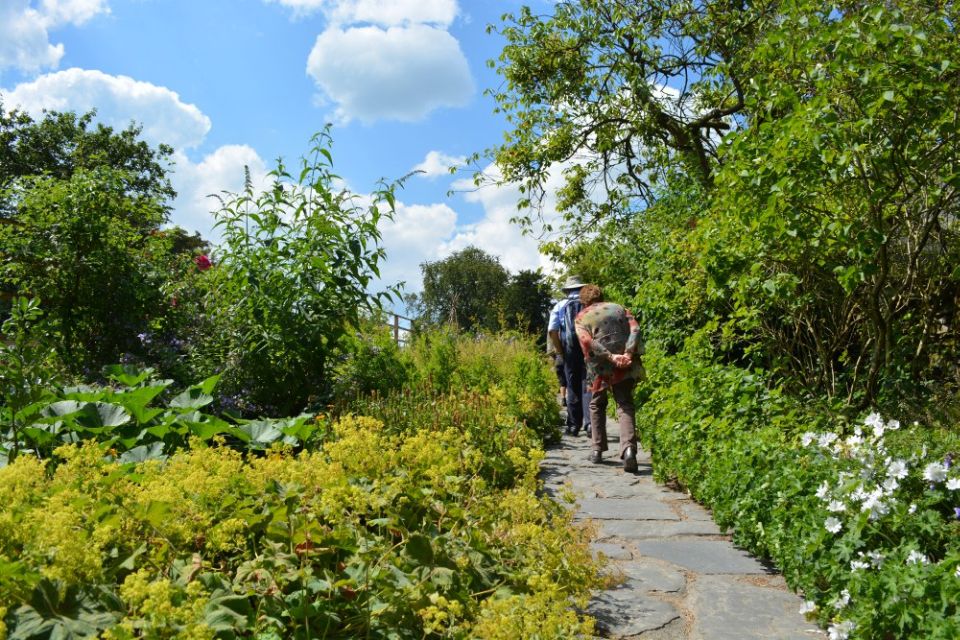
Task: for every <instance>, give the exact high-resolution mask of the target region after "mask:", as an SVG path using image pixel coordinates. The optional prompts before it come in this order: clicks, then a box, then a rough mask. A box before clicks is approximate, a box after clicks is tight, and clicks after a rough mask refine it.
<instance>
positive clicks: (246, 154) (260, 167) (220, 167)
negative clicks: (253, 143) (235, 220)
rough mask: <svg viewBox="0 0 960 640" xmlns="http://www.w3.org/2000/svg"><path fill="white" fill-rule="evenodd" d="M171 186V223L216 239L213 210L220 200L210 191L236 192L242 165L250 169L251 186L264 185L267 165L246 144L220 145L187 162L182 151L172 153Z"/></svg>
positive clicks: (217, 207) (265, 183)
mask: <svg viewBox="0 0 960 640" xmlns="http://www.w3.org/2000/svg"><path fill="white" fill-rule="evenodd" d="M174 162H175V163H176V166H175V167H174V172H173V175H172V180H173V188H174V189H175V190H176V191H177V198H176V200H174V202H173V213H172V215H171V217H170V222H171V224H175V225H179V226H181V227H183V228H184V229H188V230H190V231H199V232H200V235H202V236H203V237H204V238H206V239H207V240H211V241H218V240H219V237H220V234H219V232H218V231H214V229H213V225H214V222H215V219H214V215H213V212H214V211H216V210H218V209H219V208H220V203H219V201H218V200H217V199H216V198H212V197H210V196H211V195H222V192H223V191H228V192H232V193H238V192H240V191H242V190H243V187H244V179H245V175H244V170H243V168H244V167H248V168H249V170H250V179H251V182H252V183H253V185H254V187H255V188H257V189H262V188H264V187H266V186H267V184H268V178H267V166H266V163H265V162H264V161H263V159H262V158H261V157H260V155H259V154H258V153H257V152H256V151H255V150H254V149H253V148H252V147H250V146H247V145H224V146H222V147H220V148H219V149H217V150H216V151H214V152H213V153H211V154H209V155H207V156H206V157H205V158H204V159H203V160H201V161H200V162H198V163H193V162H191V161H190V160H189V159H188V158H187V156H186V155H185V154H184V153H183V152H182V151H177V152H176V153H175V154H174Z"/></svg>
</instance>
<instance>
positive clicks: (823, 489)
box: [817, 482, 830, 500]
mask: <svg viewBox="0 0 960 640" xmlns="http://www.w3.org/2000/svg"><path fill="white" fill-rule="evenodd" d="M829 494H830V485H829V484H827V483H826V482H824V483H823V484H821V485H820V488H819V489H817V497H818V498H820V499H821V500H826V499H827V496H828V495H829Z"/></svg>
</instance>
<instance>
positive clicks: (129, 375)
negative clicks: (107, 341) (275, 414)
mask: <svg viewBox="0 0 960 640" xmlns="http://www.w3.org/2000/svg"><path fill="white" fill-rule="evenodd" d="M28 364H29V365H30V366H32V369H31V373H33V374H34V375H37V376H42V370H41V371H37V368H38V366H39V365H38V364H37V363H28ZM18 372H19V369H17V368H15V367H14V366H10V367H9V368H8V369H6V375H7V376H9V378H8V379H9V380H10V382H11V383H14V382H16V381H17V380H16V379H14V378H13V375H14V374H15V373H18ZM103 373H104V376H105V377H106V378H107V379H108V380H109V381H110V385H109V386H91V385H80V386H69V387H63V388H57V387H54V386H49V384H48V385H38V384H36V383H34V384H33V385H32V386H28V385H26V384H24V385H23V386H24V388H25V390H24V391H20V395H18V396H14V397H11V398H10V399H9V401H10V402H11V403H10V404H8V405H6V406H5V407H4V412H5V414H6V415H7V419H8V420H10V421H11V424H12V425H13V429H12V430H11V431H8V432H7V435H6V437H5V438H4V439H3V440H0V448H2V450H3V451H9V452H11V453H13V454H15V453H16V452H17V451H27V450H29V451H30V453H31V455H33V456H35V457H38V458H40V459H49V458H50V457H51V455H52V453H53V450H54V449H56V448H57V447H58V446H60V445H62V444H64V443H75V442H83V441H88V440H89V441H94V442H97V443H100V444H102V445H104V446H105V447H107V448H108V449H109V450H110V452H111V454H112V455H114V456H117V457H118V458H119V459H120V460H122V461H141V460H146V459H154V458H164V457H166V456H167V455H169V454H170V453H171V452H172V451H174V450H176V449H180V448H184V447H186V446H187V445H188V444H189V442H190V441H191V439H194V438H195V439H197V440H198V441H209V440H212V439H214V438H219V439H221V440H222V441H225V442H228V443H230V444H233V445H235V446H238V447H240V448H244V449H250V450H262V449H266V448H268V447H269V446H270V445H272V444H273V443H275V442H283V443H285V444H288V445H294V446H303V445H305V444H307V443H308V442H310V441H312V440H314V439H317V438H321V437H322V436H323V434H324V424H323V422H322V421H314V420H313V418H312V417H309V416H300V417H298V418H288V419H280V420H254V421H251V420H235V421H227V420H225V419H223V418H220V417H217V416H216V415H213V414H211V413H209V411H210V409H211V408H212V405H213V403H214V396H213V393H214V389H215V387H216V385H217V382H218V380H219V376H214V377H212V378H209V379H207V380H204V381H202V382H200V383H199V384H195V385H193V386H190V387H187V388H186V389H184V390H183V391H181V392H180V393H177V394H175V395H173V394H171V393H170V392H169V388H170V386H171V381H169V380H156V379H155V378H154V377H153V373H154V372H153V370H151V369H146V370H140V369H136V368H134V367H131V366H121V365H113V366H110V367H106V368H105V369H104V371H103ZM40 379H41V380H42V378H40ZM30 380H31V381H33V380H34V379H33V378H31V379H30ZM26 401H29V404H27V402H26ZM12 457H14V456H13V455H11V458H12Z"/></svg>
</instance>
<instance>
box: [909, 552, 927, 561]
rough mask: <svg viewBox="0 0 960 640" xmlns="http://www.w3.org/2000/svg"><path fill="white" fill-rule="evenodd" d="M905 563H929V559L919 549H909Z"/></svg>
mask: <svg viewBox="0 0 960 640" xmlns="http://www.w3.org/2000/svg"><path fill="white" fill-rule="evenodd" d="M907 564H930V560H928V559H927V556H925V555H923V554H922V553H920V552H919V551H911V552H910V555H908V556H907Z"/></svg>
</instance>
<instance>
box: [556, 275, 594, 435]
mask: <svg viewBox="0 0 960 640" xmlns="http://www.w3.org/2000/svg"><path fill="white" fill-rule="evenodd" d="M581 287H583V282H582V281H581V279H580V276H577V275H572V274H571V275H570V277H568V278H567V281H566V282H564V283H563V287H561V289H562V290H563V292H564V293H565V294H566V296H567V297H566V298H564V299H563V300H560V301H559V302H557V303H556V304H555V305H554V306H553V309H552V310H551V311H550V321H549V323H548V324H547V335H548V337H549V338H550V344H552V345H553V348H554V350H555V351H556V353H557V354H558V355H559V356H561V357H562V358H563V375H564V378H565V381H566V385H565V386H566V388H567V429H566V431H567V434H568V435H573V436H576V435H579V433H580V429H581V428H582V429H584V430H585V431H586V433H587V434H588V435H589V433H590V414H589V412H588V411H587V409H586V407H587V406H588V405H589V404H590V395H589V392H588V391H587V390H586V365H585V363H584V360H583V351H582V350H581V349H580V343H579V341H578V339H577V329H576V318H577V314H578V313H580V311H581V309H582V305H581V303H580V289H581Z"/></svg>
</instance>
